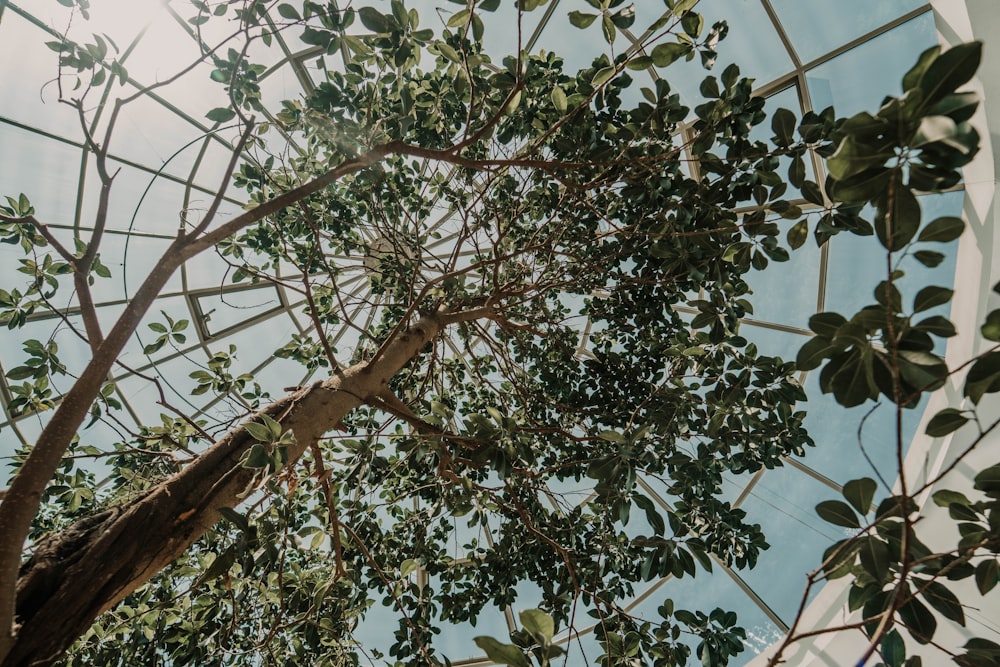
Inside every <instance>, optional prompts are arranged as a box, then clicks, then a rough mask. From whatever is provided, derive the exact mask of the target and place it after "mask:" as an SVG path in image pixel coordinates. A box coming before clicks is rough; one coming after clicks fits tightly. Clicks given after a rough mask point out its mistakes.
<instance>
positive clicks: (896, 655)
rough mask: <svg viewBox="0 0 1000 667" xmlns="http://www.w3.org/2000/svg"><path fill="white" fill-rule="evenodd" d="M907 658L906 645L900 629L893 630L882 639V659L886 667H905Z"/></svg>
mask: <svg viewBox="0 0 1000 667" xmlns="http://www.w3.org/2000/svg"><path fill="white" fill-rule="evenodd" d="M905 659H906V645H905V644H904V643H903V638H902V637H901V636H900V634H899V631H898V630H891V631H890V632H888V633H886V635H885V637H884V638H883V639H882V660H884V661H885V667H903V660H905Z"/></svg>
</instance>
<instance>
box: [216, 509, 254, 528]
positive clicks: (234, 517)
mask: <svg viewBox="0 0 1000 667" xmlns="http://www.w3.org/2000/svg"><path fill="white" fill-rule="evenodd" d="M216 511H218V513H219V514H221V515H222V517H223V518H224V519H225V520H226V521H228V522H229V523H231V524H233V525H234V526H236V527H237V528H239V529H240V531H241V532H243V533H248V532H250V522H249V521H247V518H246V517H245V516H243V515H242V514H240V513H239V512H237V511H236V510H234V509H233V508H232V507H219V508H217V510H216Z"/></svg>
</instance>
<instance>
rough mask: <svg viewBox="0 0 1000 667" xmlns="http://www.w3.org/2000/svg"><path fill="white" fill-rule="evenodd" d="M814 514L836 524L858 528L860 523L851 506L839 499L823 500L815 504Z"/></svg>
mask: <svg viewBox="0 0 1000 667" xmlns="http://www.w3.org/2000/svg"><path fill="white" fill-rule="evenodd" d="M816 514H818V515H819V516H820V518H821V519H823V520H824V521H827V522H829V523H832V524H834V525H836V526H843V527H845V528H860V527H861V523H860V522H859V521H858V516H857V515H856V514H855V513H854V510H852V509H851V506H850V505H848V504H847V503H845V502H843V501H840V500H824V501H823V502H821V503H820V504H819V505H816Z"/></svg>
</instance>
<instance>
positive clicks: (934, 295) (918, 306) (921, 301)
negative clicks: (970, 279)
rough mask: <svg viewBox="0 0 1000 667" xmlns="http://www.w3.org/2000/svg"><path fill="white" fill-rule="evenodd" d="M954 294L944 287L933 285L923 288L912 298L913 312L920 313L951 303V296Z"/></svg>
mask: <svg viewBox="0 0 1000 667" xmlns="http://www.w3.org/2000/svg"><path fill="white" fill-rule="evenodd" d="M954 293H955V292H954V290H950V289H947V288H945V287H935V286H933V285H932V286H929V287H924V288H923V289H921V290H920V291H919V292H917V296H915V297H914V298H913V312H914V313H920V312H923V311H925V310H929V309H931V308H934V307H935V306H940V305H943V304H946V303H948V302H949V301H951V296H952V295H953V294H954Z"/></svg>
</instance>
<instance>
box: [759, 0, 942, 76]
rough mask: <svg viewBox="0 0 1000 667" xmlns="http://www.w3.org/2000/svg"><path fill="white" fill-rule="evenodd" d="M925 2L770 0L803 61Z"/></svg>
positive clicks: (910, 0)
mask: <svg viewBox="0 0 1000 667" xmlns="http://www.w3.org/2000/svg"><path fill="white" fill-rule="evenodd" d="M926 4H927V2H926V1H925V0H878V2H872V1H871V0H839V1H838V2H830V1H829V0H771V5H772V6H773V7H774V9H775V11H776V12H777V13H778V18H779V19H780V20H781V22H782V25H783V26H784V28H785V32H786V33H788V36H789V38H790V39H791V40H792V46H793V47H794V48H795V52H796V54H797V55H798V56H799V59H800V60H801V61H802V62H803V63H806V62H809V61H811V60H813V59H814V58H817V57H819V56H821V55H823V54H824V53H829V52H830V51H832V50H834V49H836V48H837V47H839V46H843V45H844V44H846V43H847V42H849V41H851V40H852V39H856V38H858V37H860V36H862V35H864V34H865V33H867V32H870V31H872V30H874V29H875V28H877V27H879V26H882V25H885V24H886V23H889V22H890V21H892V20H894V19H896V18H899V17H900V16H902V15H903V14H905V13H906V12H909V11H912V10H914V9H916V8H918V7H920V6H922V5H926Z"/></svg>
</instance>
